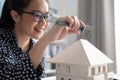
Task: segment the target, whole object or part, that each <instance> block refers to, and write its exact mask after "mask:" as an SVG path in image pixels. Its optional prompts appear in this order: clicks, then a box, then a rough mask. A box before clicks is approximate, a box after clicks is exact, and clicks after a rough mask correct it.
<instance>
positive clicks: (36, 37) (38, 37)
mask: <svg viewBox="0 0 120 80" xmlns="http://www.w3.org/2000/svg"><path fill="white" fill-rule="evenodd" d="M42 36H43V35H39V36H35V37H33V38H34V39H36V40H39V39H40V38H41V37H42Z"/></svg>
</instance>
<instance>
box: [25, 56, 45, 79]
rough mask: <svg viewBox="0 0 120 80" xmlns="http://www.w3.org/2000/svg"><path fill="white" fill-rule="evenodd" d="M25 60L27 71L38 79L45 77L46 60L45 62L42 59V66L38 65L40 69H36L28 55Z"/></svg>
mask: <svg viewBox="0 0 120 80" xmlns="http://www.w3.org/2000/svg"><path fill="white" fill-rule="evenodd" d="M25 58H26V59H25V60H24V61H23V66H24V67H26V70H28V71H29V73H30V74H34V75H36V76H37V77H38V78H43V77H45V73H44V68H45V60H44V58H42V60H41V62H40V64H39V65H38V67H37V68H36V69H35V68H34V66H33V64H32V62H31V60H30V57H29V55H28V54H27V55H26V57H25Z"/></svg>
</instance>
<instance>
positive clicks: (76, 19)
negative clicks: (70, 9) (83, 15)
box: [72, 16, 80, 31]
mask: <svg viewBox="0 0 120 80" xmlns="http://www.w3.org/2000/svg"><path fill="white" fill-rule="evenodd" d="M73 19H74V23H73V28H72V30H76V31H77V29H78V27H79V26H80V22H79V19H78V17H77V16H74V17H73Z"/></svg>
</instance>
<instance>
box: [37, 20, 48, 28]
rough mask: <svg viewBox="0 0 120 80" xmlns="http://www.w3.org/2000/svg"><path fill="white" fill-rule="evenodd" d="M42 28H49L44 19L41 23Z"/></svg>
mask: <svg viewBox="0 0 120 80" xmlns="http://www.w3.org/2000/svg"><path fill="white" fill-rule="evenodd" d="M38 24H39V25H40V27H42V28H43V29H44V30H45V29H46V28H47V26H48V22H47V21H46V20H45V19H44V18H43V19H42V20H41V21H40V22H39V23H38Z"/></svg>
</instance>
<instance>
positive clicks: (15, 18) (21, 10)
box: [0, 0, 84, 80]
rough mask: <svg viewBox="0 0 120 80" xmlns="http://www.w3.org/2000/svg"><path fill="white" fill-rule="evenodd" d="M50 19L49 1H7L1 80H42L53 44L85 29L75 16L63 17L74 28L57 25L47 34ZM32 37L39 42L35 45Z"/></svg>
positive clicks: (0, 24) (0, 25) (1, 28)
mask: <svg viewBox="0 0 120 80" xmlns="http://www.w3.org/2000/svg"><path fill="white" fill-rule="evenodd" d="M48 17H49V7H48V2H47V1H46V0H19V1H18V0H6V1H5V3H4V6H3V11H2V15H1V18H0V80H17V79H18V80H40V78H41V77H42V74H43V69H44V68H43V67H44V66H43V65H42V57H43V53H44V50H45V48H46V47H47V46H48V45H49V43H51V42H53V41H55V40H58V39H61V38H63V37H65V36H66V35H68V34H71V33H72V34H73V33H75V34H80V32H79V31H77V27H78V26H79V25H81V26H84V23H83V22H82V21H80V20H79V19H78V18H77V17H75V16H72V17H70V16H67V17H61V18H60V19H61V20H65V21H67V22H68V23H69V24H70V25H69V26H70V28H69V29H68V28H66V27H64V26H62V27H61V26H59V25H54V26H53V27H52V28H51V30H49V31H48V32H47V33H45V34H44V32H45V30H46V28H47V26H48V21H47V19H48ZM32 38H35V39H37V40H38V42H37V43H36V44H34V42H33V39H32ZM33 44H34V46H33Z"/></svg>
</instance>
